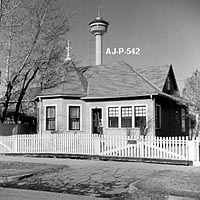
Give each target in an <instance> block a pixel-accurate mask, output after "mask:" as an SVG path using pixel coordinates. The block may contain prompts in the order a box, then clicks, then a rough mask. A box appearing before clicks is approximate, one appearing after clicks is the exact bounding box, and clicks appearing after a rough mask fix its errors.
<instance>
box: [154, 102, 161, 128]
mask: <svg viewBox="0 0 200 200" xmlns="http://www.w3.org/2000/svg"><path fill="white" fill-rule="evenodd" d="M155 123H156V128H161V106H160V105H156V113H155Z"/></svg>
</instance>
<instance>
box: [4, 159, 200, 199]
mask: <svg viewBox="0 0 200 200" xmlns="http://www.w3.org/2000/svg"><path fill="white" fill-rule="evenodd" d="M2 161H3V162H5V161H6V162H10V161H12V162H20V163H21V165H22V166H23V163H24V164H25V163H32V165H33V164H36V163H39V164H41V163H43V164H48V165H49V166H50V168H51V169H52V166H53V168H55V169H54V170H53V171H52V170H49V169H48V170H47V171H46V172H45V171H44V170H43V171H39V172H36V171H34V172H32V173H31V174H30V175H29V177H28V178H21V179H19V180H17V181H16V178H15V179H14V178H13V179H12V177H11V178H10V180H11V181H10V182H9V181H8V179H7V183H6V184H7V187H17V188H22V189H35V190H44V191H52V192H60V193H68V194H71V195H72V194H75V195H80V197H81V198H82V199H85V198H86V199H95V198H97V197H98V198H99V197H101V198H112V199H145V198H146V196H147V195H150V196H149V198H151V193H153V195H154V196H153V197H154V198H155V196H156V195H157V193H158V198H157V199H159V198H160V199H161V198H162V199H164V198H165V196H169V194H175V195H178V196H181V195H184V196H189V197H196V198H197V197H198V198H200V167H192V166H178V165H162V164H148V163H137V162H111V161H98V160H73V159H58V158H30V157H11V156H0V162H2ZM18 165H19V164H18ZM54 166H55V167H54ZM59 166H60V167H59ZM12 180H13V181H12ZM7 192H8V191H7ZM169 192H170V193H169ZM5 193H6V190H3V189H1V190H0V195H1V196H0V197H2V195H5ZM160 193H162V194H163V195H162V196H159V194H160ZM11 194H12V193H11ZM20 194H21V193H20ZM37 194H38V193H37ZM42 194H43V193H42ZM53 194H54V193H50V196H51V195H53ZM132 194H134V195H133V196H131V195H132ZM26 195H27V194H26ZM28 195H32V193H28ZM39 195H40V194H39ZM57 195H58V196H59V197H58V199H59V198H61V199H62V198H63V196H64V195H63V196H62V194H57ZM137 195H138V196H137ZM5 196H7V195H5ZM11 196H12V195H11ZM43 196H44V197H45V198H46V197H47V196H46V195H43ZM72 197H74V198H75V199H76V196H73V195H72V196H71V197H69V198H67V199H71V198H72ZM144 197H145V198H144ZM42 198H43V197H41V198H39V199H42ZM64 198H65V197H64ZM0 199H1V198H0ZM10 199H12V198H10ZM31 199H32V198H31ZM146 199H147V198H146ZM169 199H174V198H172V197H170V198H169Z"/></svg>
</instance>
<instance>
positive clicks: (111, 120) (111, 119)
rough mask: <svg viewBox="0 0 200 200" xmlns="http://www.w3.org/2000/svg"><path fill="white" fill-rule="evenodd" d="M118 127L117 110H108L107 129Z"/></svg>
mask: <svg viewBox="0 0 200 200" xmlns="http://www.w3.org/2000/svg"><path fill="white" fill-rule="evenodd" d="M118 126H119V108H118V107H110V108H108V127H110V128H112V127H115V128H116V127H118Z"/></svg>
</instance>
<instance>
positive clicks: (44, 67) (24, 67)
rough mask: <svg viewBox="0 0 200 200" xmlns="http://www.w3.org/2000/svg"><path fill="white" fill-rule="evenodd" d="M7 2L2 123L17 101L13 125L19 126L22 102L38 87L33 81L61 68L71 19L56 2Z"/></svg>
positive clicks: (3, 31)
mask: <svg viewBox="0 0 200 200" xmlns="http://www.w3.org/2000/svg"><path fill="white" fill-rule="evenodd" d="M5 2H7V5H6V6H7V7H9V11H10V12H8V11H7V12H5V9H2V12H3V13H7V14H6V15H5V17H4V18H5V19H4V20H6V22H3V18H2V24H3V27H4V28H3V29H2V31H1V32H0V34H1V36H2V37H1V38H2V40H3V41H5V42H4V48H3V50H2V51H1V56H2V57H3V58H6V59H4V60H3V62H2V63H1V65H2V67H5V66H6V69H7V70H6V79H5V80H4V86H5V87H4V88H3V90H4V96H3V99H2V100H3V104H2V113H1V121H2V122H4V121H5V118H6V114H7V112H8V107H9V104H10V102H13V101H14V102H16V104H15V115H14V121H15V122H16V123H17V121H18V118H19V112H20V107H21V105H22V101H23V99H24V97H25V95H26V93H27V91H28V89H29V87H30V86H31V85H35V86H37V83H36V81H34V80H38V79H39V78H38V77H41V74H40V73H39V72H43V71H45V72H46V74H47V75H49V73H50V72H51V71H52V68H53V67H55V68H56V67H58V64H59V63H60V58H61V57H62V52H63V44H65V42H63V39H64V36H65V35H66V33H67V31H68V29H69V19H70V18H71V16H69V15H68V16H66V14H65V13H63V12H61V11H60V9H61V4H60V2H59V1H56V0H26V1H23V2H22V1H18V3H17V4H16V3H15V4H14V3H13V2H15V1H12V0H7V1H5ZM0 16H1V13H0ZM2 16H4V15H3V14H2ZM48 70H49V73H48ZM43 76H44V74H43ZM44 80H45V79H44Z"/></svg>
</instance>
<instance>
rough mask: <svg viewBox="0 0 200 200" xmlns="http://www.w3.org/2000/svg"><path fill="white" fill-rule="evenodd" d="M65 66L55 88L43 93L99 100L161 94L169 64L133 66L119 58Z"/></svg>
mask: <svg viewBox="0 0 200 200" xmlns="http://www.w3.org/2000/svg"><path fill="white" fill-rule="evenodd" d="M65 68H66V71H65V74H64V76H63V80H61V83H60V84H59V85H57V86H56V87H54V88H51V89H46V90H44V91H43V92H42V96H51V95H65V96H74V97H80V98H82V99H92V98H94V99H98V98H119V97H137V96H138V97H139V96H146V95H153V94H161V95H163V94H164V93H163V87H164V84H165V81H166V77H167V75H168V73H169V70H170V68H171V66H170V65H165V66H158V67H156V66H152V67H148V68H140V69H135V68H134V67H132V66H130V65H128V64H127V63H125V62H123V61H119V62H117V63H111V64H107V65H98V66H87V67H81V68H77V67H76V66H75V65H74V64H72V63H71V64H70V65H69V64H68V65H67V66H65ZM166 95H167V94H166ZM168 96H169V95H168Z"/></svg>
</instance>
